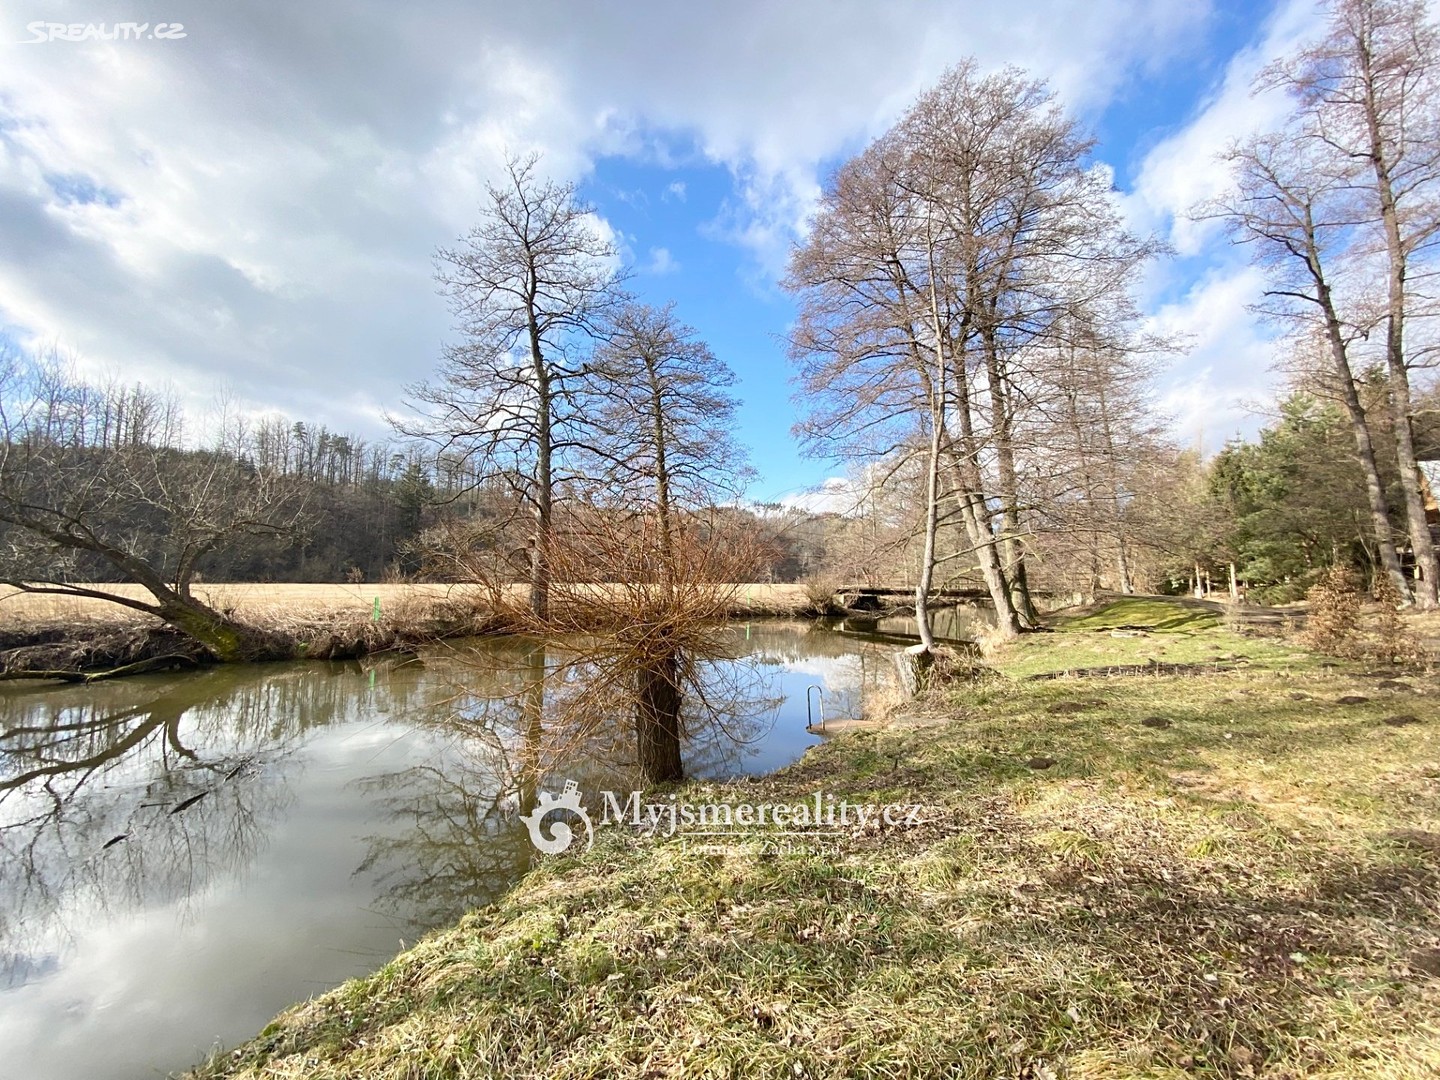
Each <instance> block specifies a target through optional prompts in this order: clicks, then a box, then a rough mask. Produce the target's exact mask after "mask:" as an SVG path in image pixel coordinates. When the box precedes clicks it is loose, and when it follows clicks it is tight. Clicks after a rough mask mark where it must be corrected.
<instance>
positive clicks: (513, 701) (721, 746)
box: [429, 635, 798, 809]
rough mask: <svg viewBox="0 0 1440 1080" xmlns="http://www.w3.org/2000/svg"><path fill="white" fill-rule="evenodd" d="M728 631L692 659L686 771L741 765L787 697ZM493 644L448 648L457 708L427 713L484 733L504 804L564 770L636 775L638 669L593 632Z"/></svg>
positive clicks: (526, 797) (528, 799)
mask: <svg viewBox="0 0 1440 1080" xmlns="http://www.w3.org/2000/svg"><path fill="white" fill-rule="evenodd" d="M731 637H733V635H727V636H726V637H725V638H722V639H721V640H720V642H719V648H717V650H716V655H714V656H708V657H695V658H691V665H690V669H689V672H688V686H689V688H690V689H691V691H692V692H691V693H690V694H688V695H687V697H686V700H685V703H684V707H683V710H682V715H681V719H682V725H683V728H684V731H683V735H684V739H685V742H684V747H685V751H684V753H685V766H686V771H687V772H688V773H690V774H691V775H696V774H704V775H721V774H723V773H724V772H726V771H727V770H726V769H725V767H724V765H725V763H726V762H729V763H732V764H733V765H734V767H735V768H738V765H739V762H740V760H741V755H742V753H743V751H744V749H745V748H746V747H747V746H750V745H752V744H754V743H755V742H757V741H759V740H761V739H764V738H765V737H766V736H767V735H768V734H769V732H770V730H771V727H772V726H773V724H774V721H775V715H776V712H777V710H778V708H779V706H780V704H781V703H782V702H783V700H784V695H783V692H782V691H781V690H780V689H779V688H778V687H777V686H776V685H775V683H774V680H773V679H772V678H770V675H769V673H768V672H767V671H766V670H765V667H764V664H763V663H756V662H755V660H754V659H753V658H751V657H749V656H747V655H744V654H745V651H746V650H745V646H746V643H745V642H744V641H743V640H738V641H737V640H731ZM497 644H500V647H498V648H491V647H488V646H489V645H490V643H486V645H487V647H485V648H483V649H480V650H476V651H474V652H471V653H469V654H465V653H462V652H455V653H452V654H450V655H451V657H452V658H453V659H454V660H455V661H456V664H457V667H456V669H455V670H454V671H453V672H452V673H451V678H452V679H453V680H455V683H456V685H455V689H454V691H453V693H452V696H451V699H450V700H451V706H452V707H451V708H450V709H449V710H448V712H447V713H445V714H444V715H443V716H442V715H432V716H431V717H430V720H429V722H430V723H432V724H441V725H444V726H445V727H447V728H448V729H449V730H450V731H452V732H453V733H454V734H455V735H456V736H457V737H458V738H460V739H462V740H464V739H476V738H479V739H482V740H488V743H487V745H488V747H489V749H488V751H487V754H488V756H487V760H486V765H485V768H486V771H487V775H493V776H495V777H497V779H498V781H499V782H500V783H501V784H502V786H503V792H502V794H503V796H508V797H509V799H510V804H511V805H516V806H520V807H521V808H522V809H528V807H529V806H531V805H533V803H534V798H535V791H536V790H537V788H538V787H540V786H543V785H545V784H546V783H549V782H551V781H552V780H559V779H561V778H564V779H576V780H577V782H581V778H582V777H583V783H582V787H583V788H584V789H586V790H591V791H594V790H600V789H609V790H616V791H619V790H629V789H630V788H632V787H634V786H635V785H636V784H638V783H639V776H638V772H637V765H638V763H637V761H636V756H635V738H636V734H635V687H634V685H633V682H632V681H631V678H629V677H627V676H632V675H633V673H629V672H626V671H624V670H620V669H618V668H617V667H616V666H613V665H609V664H607V663H605V662H604V661H603V660H598V661H597V660H596V659H595V657H596V656H597V655H599V654H602V653H603V649H601V648H597V647H596V646H595V644H594V643H593V642H591V641H582V640H573V639H572V640H568V641H562V642H558V643H556V642H551V643H548V644H547V643H543V642H540V641H537V640H534V639H521V638H511V639H506V640H505V641H504V642H503V644H501V643H497ZM797 648H798V646H797ZM462 681H463V684H462ZM555 786H557V787H558V786H559V785H558V783H556V784H555Z"/></svg>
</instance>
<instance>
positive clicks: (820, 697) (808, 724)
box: [805, 683, 825, 732]
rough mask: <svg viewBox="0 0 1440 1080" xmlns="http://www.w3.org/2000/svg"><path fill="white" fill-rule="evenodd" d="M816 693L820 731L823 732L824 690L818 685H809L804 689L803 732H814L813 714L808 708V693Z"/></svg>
mask: <svg viewBox="0 0 1440 1080" xmlns="http://www.w3.org/2000/svg"><path fill="white" fill-rule="evenodd" d="M811 690H814V691H815V692H816V701H817V703H818V706H819V712H820V730H821V731H822V732H823V731H824V730H825V688H824V687H822V686H821V685H820V684H819V683H811V684H810V685H809V686H807V687H806V688H805V730H806V731H814V730H815V714H814V712H813V711H812V710H811V708H810V691H811Z"/></svg>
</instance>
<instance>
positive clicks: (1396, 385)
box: [1357, 37, 1440, 609]
mask: <svg viewBox="0 0 1440 1080" xmlns="http://www.w3.org/2000/svg"><path fill="white" fill-rule="evenodd" d="M1358 44H1359V46H1360V48H1359V50H1358V54H1357V59H1358V60H1359V61H1360V65H1361V75H1362V78H1363V82H1364V86H1365V100H1364V108H1365V125H1366V129H1367V132H1368V134H1369V136H1370V146H1369V150H1370V162H1371V166H1372V167H1373V169H1374V173H1375V193H1376V195H1377V196H1378V201H1379V204H1380V223H1381V225H1382V226H1383V228H1384V231H1385V254H1386V259H1387V262H1388V272H1387V274H1386V287H1387V297H1386V299H1387V303H1388V308H1389V311H1388V318H1387V320H1386V328H1385V363H1386V366H1387V368H1388V369H1389V374H1390V387H1389V394H1388V397H1389V400H1390V419H1391V425H1392V426H1393V427H1394V429H1395V454H1396V461H1397V464H1398V465H1399V466H1400V490H1401V491H1402V492H1403V493H1404V496H1405V522H1406V525H1407V526H1408V531H1409V533H1410V547H1411V548H1412V549H1413V550H1414V552H1415V569H1416V571H1417V573H1416V575H1415V589H1414V597H1415V603H1416V605H1417V606H1418V607H1421V608H1425V609H1432V608H1434V607H1436V606H1437V602H1440V595H1437V591H1436V578H1437V576H1440V566H1437V562H1436V557H1435V545H1434V544H1433V543H1432V542H1431V539H1430V526H1429V523H1428V522H1426V520H1425V499H1424V497H1423V496H1422V494H1421V492H1420V470H1419V466H1418V465H1417V463H1416V461H1415V441H1414V433H1413V432H1412V430H1411V427H1410V411H1411V406H1410V374H1409V371H1408V369H1407V367H1406V363H1405V281H1406V276H1407V263H1408V261H1409V253H1408V251H1407V250H1406V245H1405V241H1404V239H1403V238H1402V237H1401V235H1400V209H1399V207H1398V206H1397V205H1396V201H1395V185H1394V183H1393V180H1392V176H1391V172H1392V162H1391V160H1390V158H1389V156H1388V154H1387V153H1386V147H1385V140H1384V137H1383V134H1382V132H1381V129H1380V125H1381V114H1382V111H1383V109H1382V105H1381V102H1380V101H1379V99H1378V97H1377V95H1376V87H1375V78H1376V72H1375V69H1374V58H1373V56H1372V54H1371V52H1370V48H1369V44H1370V43H1369V41H1368V40H1367V39H1365V38H1364V37H1362V39H1361V40H1360V41H1359V42H1358ZM1399 107H1401V108H1403V104H1402V105H1400V106H1399ZM1400 595H1401V596H1405V595H1406V592H1405V590H1404V589H1403V588H1402V589H1401V591H1400Z"/></svg>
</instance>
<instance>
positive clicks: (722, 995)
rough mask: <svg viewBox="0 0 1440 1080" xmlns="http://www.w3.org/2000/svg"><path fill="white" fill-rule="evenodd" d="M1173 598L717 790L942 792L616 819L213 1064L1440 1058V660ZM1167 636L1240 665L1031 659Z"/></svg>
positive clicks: (1265, 1065)
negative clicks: (699, 834)
mask: <svg viewBox="0 0 1440 1080" xmlns="http://www.w3.org/2000/svg"><path fill="white" fill-rule="evenodd" d="M1149 614H1150V615H1151V616H1153V617H1154V618H1153V619H1152V624H1153V627H1154V628H1158V627H1161V626H1167V627H1168V629H1165V630H1158V629H1154V630H1152V631H1146V632H1140V633H1138V634H1136V632H1134V631H1118V632H1119V633H1121V634H1122V635H1128V634H1135V636H1113V635H1114V633H1116V632H1117V628H1116V627H1114V626H1113V624H1114V623H1117V622H1118V623H1120V624H1124V625H1134V623H1135V616H1136V615H1137V611H1136V610H1135V609H1131V610H1130V611H1128V612H1118V613H1110V617H1109V619H1108V621H1109V622H1110V623H1111V624H1112V626H1111V627H1110V628H1106V627H1105V626H1104V625H1091V626H1087V625H1085V624H1084V623H1080V624H1078V625H1075V626H1073V627H1072V628H1071V630H1070V631H1069V632H1064V633H1057V634H1051V635H1044V636H1037V637H1035V638H1030V639H1027V640H1025V641H1023V642H1022V643H1020V644H1019V645H1017V646H1015V647H1014V648H1013V649H1011V650H1007V651H1004V652H1002V653H1001V654H1000V655H999V656H998V657H997V665H998V666H999V667H1000V668H1001V669H1002V670H1003V671H1006V672H1007V673H1008V674H1009V675H1010V676H1011V677H1008V678H989V679H984V680H979V681H972V682H958V683H955V684H951V686H949V687H948V688H946V689H944V690H941V691H937V692H936V693H935V694H934V695H933V696H932V698H931V699H930V700H929V701H928V702H926V703H925V704H926V708H925V710H924V713H925V714H926V715H925V716H923V717H919V718H917V719H916V721H915V722H911V723H896V724H894V725H892V726H890V727H888V728H885V729H882V730H871V731H856V732H852V733H850V734H846V735H843V736H840V737H838V738H835V739H832V740H830V741H828V742H827V743H826V744H825V745H823V746H822V747H819V748H817V749H816V750H814V751H812V752H811V753H810V754H808V755H807V756H806V758H805V759H804V760H802V761H801V762H800V763H798V764H797V765H795V766H793V767H791V768H790V769H788V770H785V771H782V772H781V773H778V774H776V775H775V776H773V777H770V778H767V779H765V780H763V781H760V782H756V783H749V784H738V785H711V786H705V785H691V786H689V787H688V788H685V789H683V794H684V796H685V797H686V798H687V799H689V800H691V801H694V802H703V801H707V800H711V799H714V800H728V801H739V800H745V801H748V802H759V801H775V800H786V799H790V800H799V799H803V798H805V797H807V796H810V795H811V794H812V793H814V792H817V791H822V792H826V793H829V794H830V795H832V796H835V797H837V798H838V797H842V796H843V797H848V798H849V799H850V800H851V801H870V802H880V803H883V802H896V801H898V802H904V803H914V804H917V805H919V806H921V807H922V808H923V810H922V817H923V819H924V821H923V824H920V825H918V826H916V827H914V828H908V829H907V828H899V829H883V828H882V829H873V828H864V829H860V828H851V829H846V830H839V831H837V832H836V834H835V835H834V836H833V837H830V838H827V840H826V842H825V844H824V845H822V846H819V847H817V848H815V849H814V850H807V849H804V848H803V847H802V848H801V849H800V850H797V851H794V852H789V853H787V852H781V853H778V854H777V853H776V852H775V851H774V850H772V849H771V848H770V847H767V844H766V839H767V838H766V837H765V836H764V835H763V834H752V835H749V836H746V837H743V838H741V839H739V840H737V841H735V842H733V843H731V844H729V845H728V846H726V847H725V848H723V849H722V850H719V851H715V850H710V849H707V848H706V847H703V846H701V845H697V844H693V843H690V842H687V841H686V840H685V839H684V838H683V834H682V835H681V837H679V838H675V839H670V840H657V839H646V838H644V837H641V836H637V835H636V834H634V833H632V832H630V831H628V830H625V829H621V828H609V829H602V830H601V831H600V833H599V835H598V837H597V842H596V844H595V847H594V848H593V849H592V850H591V851H589V852H588V853H586V854H584V855H582V856H578V857H574V858H562V859H557V860H553V861H549V862H546V863H544V864H543V865H542V866H541V867H540V868H539V869H538V870H536V871H535V872H533V873H532V874H531V875H530V876H529V877H528V878H527V879H526V880H525V881H524V882H522V884H521V885H520V886H519V888H517V889H516V890H515V891H514V892H513V893H511V894H510V895H509V896H508V897H506V898H505V899H504V900H503V901H501V902H500V903H499V904H497V905H495V906H494V907H492V908H488V909H485V910H483V911H480V912H477V913H475V914H472V915H470V916H468V917H467V918H466V919H465V920H463V921H462V922H461V924H460V925H459V926H457V927H455V928H453V929H450V930H446V931H442V932H440V933H437V934H434V935H432V936H431V937H429V938H428V939H426V940H425V941H423V942H422V943H421V944H420V945H418V946H417V947H415V948H414V949H412V950H410V951H409V952H407V953H405V954H403V955H402V956H400V957H399V958H397V959H396V960H395V961H393V962H392V963H391V964H389V965H387V966H386V967H385V968H384V969H382V970H381V971H379V972H378V973H376V974H375V975H374V976H371V977H369V978H367V979H361V980H357V981H354V982H351V983H348V984H346V985H345V986H343V987H341V988H339V989H338V990H335V991H333V992H331V993H329V994H326V995H323V996H322V997H320V998H317V999H316V1000H314V1001H312V1002H310V1003H308V1004H305V1005H301V1006H299V1007H297V1008H296V1009H294V1010H292V1011H290V1012H289V1013H287V1014H285V1015H284V1016H282V1017H280V1018H279V1019H278V1020H277V1021H276V1022H275V1023H274V1024H272V1025H271V1026H270V1027H269V1028H267V1029H266V1030H265V1031H264V1032H263V1033H261V1035H260V1036H259V1037H257V1038H256V1039H255V1040H253V1041H252V1042H250V1043H248V1044H246V1045H245V1046H242V1047H240V1048H239V1049H238V1050H236V1051H234V1052H233V1053H232V1054H224V1055H220V1056H218V1057H217V1059H216V1060H215V1061H214V1062H212V1063H211V1064H210V1065H208V1066H207V1067H206V1068H204V1069H202V1070H200V1072H199V1073H198V1074H197V1075H198V1076H202V1077H207V1078H218V1077H232V1078H240V1077H245V1078H259V1077H266V1078H278V1077H296V1078H298V1077H307V1078H311V1077H313V1078H339V1077H367V1078H376V1080H390V1078H393V1080H400V1078H407V1080H408V1078H418V1077H492V1076H515V1077H541V1076H545V1077H597V1076H627V1077H682V1076H683V1077H739V1076H760V1077H778V1076H785V1077H793V1078H800V1077H837V1078H838V1077H854V1076H866V1077H934V1076H948V1077H967V1078H975V1080H982V1078H983V1080H991V1078H997V1077H1014V1078H1022V1080H1042V1078H1053V1080H1058V1078H1070V1080H1137V1078H1148V1080H1181V1078H1183V1077H1191V1076H1208V1077H1224V1078H1230V1077H1235V1078H1248V1077H1259V1078H1267V1080H1282V1078H1287V1080H1298V1078H1299V1077H1322V1078H1330V1080H1342V1078H1343V1080H1351V1078H1355V1077H1367V1078H1368V1077H1374V1078H1380V1080H1401V1078H1415V1080H1419V1078H1422V1077H1425V1078H1428V1077H1433V1076H1436V1075H1440V1023H1437V1017H1440V710H1437V709H1436V707H1435V705H1434V704H1433V701H1434V694H1435V692H1436V690H1437V689H1440V683H1437V680H1436V678H1435V676H1434V675H1433V674H1430V673H1426V672H1411V673H1408V674H1405V675H1404V676H1402V677H1396V675H1395V673H1394V672H1393V671H1392V670H1387V671H1385V672H1371V671H1369V670H1368V669H1367V668H1365V667H1363V666H1358V665H1348V666H1347V665H1344V664H1340V665H1336V664H1335V663H1334V662H1333V661H1326V660H1324V659H1323V658H1321V657H1317V656H1315V655H1313V654H1310V653H1307V652H1304V651H1301V650H1297V649H1293V648H1291V647H1289V646H1287V645H1286V644H1285V643H1283V642H1274V641H1270V642H1260V641H1255V640H1253V639H1248V638H1240V637H1237V636H1235V635H1234V634H1233V633H1231V632H1230V631H1227V630H1226V629H1225V628H1224V627H1222V626H1219V625H1216V622H1215V620H1214V619H1211V620H1209V621H1205V620H1196V621H1191V620H1190V619H1189V616H1188V614H1187V613H1186V611H1185V609H1182V608H1173V609H1170V610H1169V611H1165V610H1161V609H1159V608H1157V609H1156V610H1154V611H1151V612H1150V613H1149ZM1092 622H1094V623H1096V624H1104V623H1105V622H1107V618H1106V617H1105V616H1104V614H1103V613H1102V616H1101V617H1100V618H1099V619H1092ZM1156 650H1165V653H1166V655H1167V656H1171V657H1175V658H1181V657H1186V656H1192V655H1193V656H1213V655H1214V654H1216V653H1220V654H1224V655H1228V656H1230V657H1232V658H1233V659H1234V661H1235V662H1236V663H1237V664H1238V665H1240V666H1239V667H1238V668H1237V669H1236V670H1234V671H1230V672H1225V673H1222V674H1209V675H1203V676H1199V677H1190V678H1176V677H1141V678H1128V679H1117V678H1060V679H1053V680H1044V681H1034V680H1027V679H1024V678H1023V677H1016V676H1025V675H1031V674H1036V673H1042V672H1045V671H1052V672H1053V671H1057V670H1067V669H1071V668H1074V667H1076V666H1081V665H1080V664H1079V663H1077V658H1081V659H1084V658H1089V657H1094V656H1100V657H1102V658H1103V659H1104V660H1105V661H1106V662H1112V663H1114V664H1116V665H1119V664H1122V663H1128V664H1134V663H1138V662H1143V661H1144V660H1145V659H1146V658H1147V657H1149V656H1150V655H1152V654H1154V653H1155V652H1156ZM1327 665H1328V666H1327ZM1356 699H1361V700H1356ZM771 839H772V840H773V838H771Z"/></svg>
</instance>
